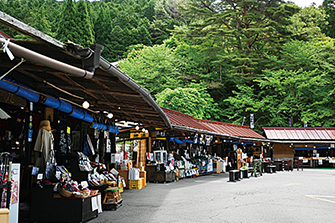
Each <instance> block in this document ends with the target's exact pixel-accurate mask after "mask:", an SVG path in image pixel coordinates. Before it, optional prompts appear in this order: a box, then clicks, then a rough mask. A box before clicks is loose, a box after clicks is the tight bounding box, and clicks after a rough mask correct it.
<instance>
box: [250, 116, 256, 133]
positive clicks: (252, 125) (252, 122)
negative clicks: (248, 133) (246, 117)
mask: <svg viewBox="0 0 335 223" xmlns="http://www.w3.org/2000/svg"><path fill="white" fill-rule="evenodd" d="M250 128H251V129H253V128H255V125H254V114H250Z"/></svg>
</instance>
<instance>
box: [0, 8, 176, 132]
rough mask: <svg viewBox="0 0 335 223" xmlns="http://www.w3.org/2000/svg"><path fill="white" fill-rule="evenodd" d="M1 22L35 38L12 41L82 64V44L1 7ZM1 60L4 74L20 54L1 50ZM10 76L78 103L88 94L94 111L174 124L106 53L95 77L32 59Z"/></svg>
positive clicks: (162, 124) (149, 122)
mask: <svg viewBox="0 0 335 223" xmlns="http://www.w3.org/2000/svg"><path fill="white" fill-rule="evenodd" d="M0 24H3V25H5V26H7V27H9V28H12V29H14V30H16V31H18V32H20V33H23V34H24V35H26V36H29V37H31V38H33V39H34V41H29V40H15V39H11V40H10V41H11V42H14V43H15V44H17V45H19V46H22V47H24V48H26V49H29V50H31V51H34V52H37V53H39V54H42V55H44V56H46V57H49V58H52V59H54V60H57V61H60V62H63V63H66V64H69V65H72V66H75V67H78V68H82V66H83V63H82V58H81V57H80V56H78V54H77V53H76V51H77V49H78V47H80V46H78V45H76V44H65V43H62V42H60V41H58V40H56V39H54V38H52V37H50V36H48V35H46V34H44V33H42V32H40V31H38V30H36V29H34V28H32V27H30V26H28V25H26V24H24V23H22V22H20V21H18V20H16V19H15V18H13V17H11V16H9V15H6V14H5V13H3V12H1V11H0ZM88 50H90V49H88ZM0 61H1V64H0V74H4V73H6V72H7V71H8V70H9V69H11V68H12V67H14V66H15V65H16V64H18V63H19V61H20V58H18V57H16V58H15V60H13V61H11V60H10V59H9V58H8V56H7V55H6V54H5V53H3V52H0ZM8 77H11V78H13V79H16V80H17V81H19V82H21V83H23V84H25V85H27V86H29V87H31V88H33V89H35V90H37V91H39V92H41V93H48V94H50V95H57V96H59V97H62V98H64V99H67V100H69V101H72V102H74V103H76V104H78V105H81V104H82V102H83V98H86V99H87V100H88V101H89V102H90V104H91V108H90V109H91V110H92V111H99V112H102V111H108V112H112V113H113V114H114V118H115V119H118V120H127V121H133V122H138V123H143V124H145V125H149V126H155V127H161V128H171V124H170V121H169V119H168V118H167V116H166V115H165V113H164V112H163V111H162V109H161V108H160V107H159V105H158V104H157V102H156V101H155V100H154V99H153V98H152V97H151V95H150V94H149V93H148V91H147V90H146V89H144V88H143V87H141V86H140V85H139V84H137V83H136V82H135V81H134V80H133V79H131V78H130V77H129V76H128V75H126V74H125V73H123V72H122V71H120V70H119V69H117V68H115V67H114V66H113V65H112V64H111V63H110V62H108V61H107V60H106V59H104V58H102V57H100V60H99V67H97V68H96V69H95V71H94V76H93V77H92V78H91V79H88V78H83V77H77V76H74V75H70V74H67V73H64V72H60V71H58V70H54V69H51V68H49V67H47V66H44V65H41V64H38V63H36V62H32V61H29V59H27V61H26V62H24V63H22V64H21V65H20V66H18V67H17V68H16V69H14V71H12V72H10V73H9V74H8ZM55 86H56V87H55Z"/></svg>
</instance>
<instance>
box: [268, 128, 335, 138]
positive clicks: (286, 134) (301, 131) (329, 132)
mask: <svg viewBox="0 0 335 223" xmlns="http://www.w3.org/2000/svg"><path fill="white" fill-rule="evenodd" d="M263 130H264V131H265V134H266V137H267V138H268V139H281V140H283V139H285V140H288V139H289V140H334V139H335V128H334V127H301V128H297V127H263Z"/></svg>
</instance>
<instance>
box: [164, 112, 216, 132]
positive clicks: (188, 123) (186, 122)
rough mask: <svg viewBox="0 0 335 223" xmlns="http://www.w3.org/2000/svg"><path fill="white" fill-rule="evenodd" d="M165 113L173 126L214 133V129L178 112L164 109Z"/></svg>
mask: <svg viewBox="0 0 335 223" xmlns="http://www.w3.org/2000/svg"><path fill="white" fill-rule="evenodd" d="M162 109H163V111H164V112H165V114H166V115H167V117H168V118H169V119H170V122H171V125H179V126H184V127H189V128H194V129H199V130H205V131H212V129H210V128H208V127H206V126H205V125H202V124H201V123H199V122H197V121H196V120H195V119H194V118H193V117H192V116H190V115H186V114H183V113H181V112H177V111H174V110H171V109H167V108H163V107H162Z"/></svg>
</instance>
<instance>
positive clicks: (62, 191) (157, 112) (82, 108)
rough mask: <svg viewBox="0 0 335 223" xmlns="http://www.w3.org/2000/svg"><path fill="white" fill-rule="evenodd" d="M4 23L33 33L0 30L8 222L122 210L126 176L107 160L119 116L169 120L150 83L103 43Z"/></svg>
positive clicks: (1, 156) (0, 158)
mask: <svg viewBox="0 0 335 223" xmlns="http://www.w3.org/2000/svg"><path fill="white" fill-rule="evenodd" d="M0 23H1V24H2V25H5V26H7V27H9V28H11V29H14V30H15V31H18V32H20V33H23V34H24V35H28V36H29V37H30V38H32V39H33V40H29V41H28V40H16V39H13V38H10V37H9V36H8V35H6V34H4V33H1V32H0V49H1V50H0V76H1V78H0V91H1V92H0V108H1V109H2V110H0V125H1V128H0V139H1V143H0V162H2V163H4V164H6V165H2V166H3V167H4V172H2V173H6V172H7V173H10V172H11V173H12V174H11V175H10V176H9V177H6V174H2V175H1V177H2V179H1V180H2V183H1V184H2V185H7V186H6V187H8V188H11V190H8V191H10V192H11V194H12V195H11V196H12V199H7V201H8V200H11V202H9V203H8V202H6V200H5V197H7V195H9V197H10V194H9V193H6V188H5V186H3V187H4V188H3V187H0V188H1V189H2V193H1V195H2V199H1V201H2V207H6V208H8V209H9V221H10V222H11V223H12V222H18V220H19V218H20V220H21V219H22V220H23V221H29V222H30V221H32V222H83V221H87V220H88V219H92V218H94V217H96V216H97V215H98V213H99V212H101V211H102V210H115V209H117V208H118V207H119V206H120V205H122V198H121V194H120V192H121V191H122V190H123V187H124V183H123V182H124V181H123V180H122V177H121V176H120V173H119V172H118V171H117V168H116V166H114V167H113V166H110V165H106V164H109V163H111V160H112V158H113V157H112V154H113V153H115V151H116V134H117V133H118V130H119V128H118V127H116V123H117V122H119V121H122V120H125V119H128V120H133V121H136V122H138V123H148V122H154V123H156V124H157V125H158V126H163V127H169V122H168V119H167V118H166V117H164V115H163V112H162V111H161V109H160V107H159V106H158V104H157V103H156V102H155V101H154V100H153V98H152V97H151V96H150V94H149V93H148V92H147V91H146V90H145V89H143V88H142V87H141V86H139V85H138V84H137V83H136V82H134V81H133V80H131V78H130V77H128V76H127V75H126V74H124V73H123V72H121V71H120V70H118V69H117V68H115V67H114V66H113V65H112V64H111V63H109V62H108V61H107V60H105V59H104V58H102V57H100V53H101V51H102V50H103V46H101V45H99V44H93V45H91V46H90V47H89V48H82V47H81V46H79V45H77V44H73V43H71V44H66V43H62V42H59V41H57V40H55V39H53V38H51V37H50V36H47V35H46V34H44V33H41V32H39V31H38V30H35V29H33V28H32V27H29V26H27V25H26V24H24V23H22V22H20V21H18V20H16V19H15V18H13V17H10V16H8V15H5V14H4V15H2V16H1V17H0ZM9 163H10V164H11V165H9ZM17 164H18V166H17ZM9 166H11V167H12V170H11V171H10V170H9V168H8V167H9ZM5 167H6V168H5ZM14 168H15V169H14ZM8 178H9V179H8ZM15 180H16V181H17V182H15ZM10 184H11V185H10ZM14 192H15V193H14ZM13 197H15V198H16V199H13ZM13 201H14V202H13ZM19 209H20V214H19ZM13 215H15V216H13ZM65 218H66V219H65Z"/></svg>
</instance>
